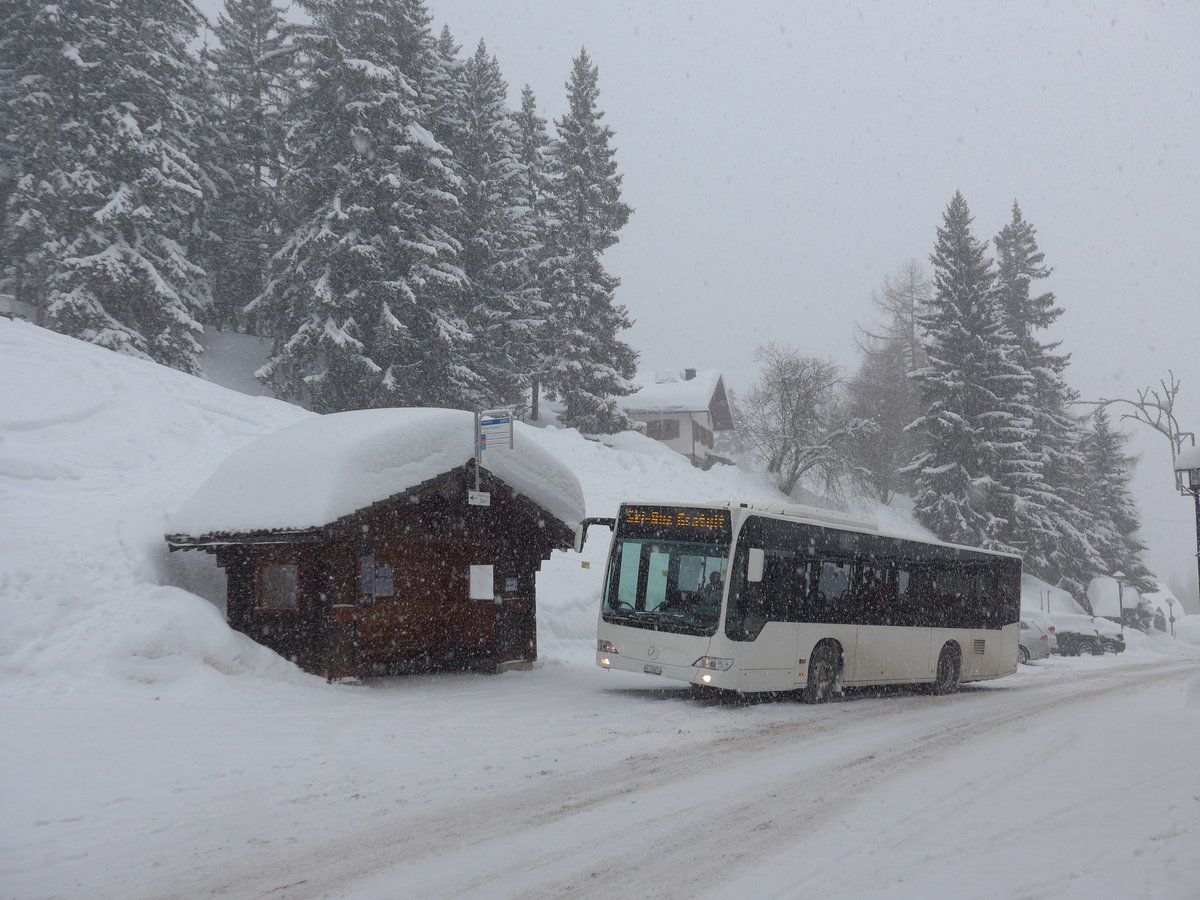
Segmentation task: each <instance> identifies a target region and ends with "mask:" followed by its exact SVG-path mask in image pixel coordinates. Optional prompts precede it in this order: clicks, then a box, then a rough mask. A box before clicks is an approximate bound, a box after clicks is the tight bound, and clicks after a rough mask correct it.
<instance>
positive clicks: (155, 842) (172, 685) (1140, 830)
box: [0, 319, 1200, 900]
mask: <svg viewBox="0 0 1200 900" xmlns="http://www.w3.org/2000/svg"><path fill="white" fill-rule="evenodd" d="M209 374H210V377H213V373H212V372H210V373H209ZM0 384H3V385H4V386H5V388H6V389H5V390H4V391H3V393H2V394H0V616H2V617H3V623H4V624H3V627H2V628H0V716H2V717H3V722H4V723H5V724H4V738H3V739H2V740H0V772H3V773H4V786H3V787H4V789H3V793H2V796H3V802H0V897H6V898H8V897H12V898H42V897H69V898H76V897H89V898H93V897H111V898H132V897H154V898H165V897H189V898H190V897H199V896H220V897H237V898H242V897H281V898H305V897H313V898H315V897H346V898H380V900H383V898H398V897H447V898H449V897H480V898H483V897H487V898H496V897H569V896H579V897H591V896H594V897H601V896H603V897H608V896H612V895H614V894H620V895H622V896H642V897H770V896H774V897H809V896H825V897H847V898H849V897H863V896H867V897H908V896H913V897H916V896H929V895H931V894H934V895H936V894H949V893H951V892H953V893H954V894H956V895H958V896H963V897H1017V896H1020V897H1051V896H1053V897H1063V896H1065V897H1081V898H1082V897H1155V898H1157V897H1179V898H1182V897H1194V896H1197V888H1196V885H1197V884H1200V859H1198V858H1197V856H1196V854H1195V852H1194V851H1195V847H1196V845H1197V843H1196V842H1197V839H1198V838H1200V756H1198V755H1197V752H1196V748H1197V747H1198V746H1200V666H1198V665H1197V659H1198V657H1200V623H1198V622H1197V617H1190V618H1189V619H1188V620H1185V621H1184V622H1182V623H1179V630H1180V636H1181V639H1180V640H1179V641H1172V640H1171V639H1169V638H1166V637H1154V638H1151V637H1146V636H1143V635H1140V634H1136V633H1128V634H1129V640H1130V647H1129V650H1128V651H1127V652H1126V653H1124V654H1122V655H1121V656H1120V657H1113V656H1106V657H1094V658H1093V657H1084V658H1058V657H1053V658H1051V659H1049V660H1045V661H1043V662H1040V663H1036V664H1034V665H1031V666H1023V667H1021V668H1020V671H1019V672H1018V673H1017V674H1016V675H1015V676H1012V677H1010V678H1006V679H1001V680H999V681H996V682H990V683H987V684H984V685H974V686H969V687H968V688H965V689H964V690H963V692H962V693H960V694H958V695H956V696H953V697H947V698H934V697H929V696H925V695H923V694H919V693H916V692H905V691H898V692H893V693H889V694H885V695H882V696H872V695H867V694H861V695H855V696H851V697H848V698H847V699H845V700H844V701H842V702H838V703H834V704H830V705H827V706H820V707H805V706H800V705H797V704H794V703H791V702H763V703H753V704H714V703H707V702H701V701H697V700H694V699H692V698H691V697H690V696H689V695H688V694H687V692H686V690H684V689H681V688H680V687H677V686H674V685H669V684H665V683H662V682H658V681H655V680H652V679H650V678H649V677H640V676H632V675H625V674H622V673H616V672H603V671H600V670H599V669H597V668H595V667H594V665H593V663H592V659H593V653H592V646H593V643H594V625H595V607H596V598H597V595H598V590H599V580H600V577H601V571H602V567H601V565H600V563H601V561H602V559H603V556H604V552H605V549H606V535H604V534H603V533H602V532H601V531H599V530H594V531H593V533H592V536H591V541H590V542H589V544H588V546H587V548H586V549H585V552H584V554H583V556H582V557H580V556H577V555H575V554H556V555H555V557H554V558H553V559H551V560H550V561H549V562H548V563H546V564H545V566H544V567H543V571H542V574H541V576H540V577H539V582H538V599H539V629H540V631H539V648H540V653H541V661H540V663H539V665H538V666H537V667H536V668H535V669H534V670H533V671H531V672H509V673H506V674H503V675H498V676H480V675H467V674H463V675H457V674H455V675H445V674H443V675H431V676H415V677H407V678H397V679H380V680H377V681H373V682H370V683H369V684H367V685H365V686H357V687H353V686H341V685H328V684H326V683H325V682H324V681H322V680H321V679H318V678H314V677H311V676H308V675H305V674H303V673H301V672H299V671H298V670H297V669H295V668H294V667H293V666H291V665H290V664H288V663H286V662H284V661H282V660H280V659H279V658H278V657H276V656H275V655H274V654H272V653H270V652H269V651H267V650H265V649H264V648H262V647H260V646H258V645H257V644H255V643H253V642H251V641H249V640H248V639H246V638H244V637H242V636H241V635H238V634H237V633H235V632H232V631H231V630H229V629H228V627H227V626H226V625H225V624H224V619H223V615H222V613H221V608H220V605H221V604H220V601H221V599H222V591H223V588H222V585H221V580H220V577H219V571H218V570H216V569H215V568H214V567H213V566H212V564H211V558H210V557H208V556H206V555H202V554H192V553H176V554H170V555H168V554H167V552H166V547H165V544H164V542H163V540H162V535H163V532H164V531H165V530H166V523H167V521H168V520H169V518H170V516H171V515H172V514H173V513H175V511H176V510H178V509H179V507H180V506H182V505H183V503H184V502H185V501H186V500H187V498H188V497H190V496H191V494H192V493H193V492H194V491H195V489H196V487H197V486H198V485H199V484H201V483H202V482H203V481H204V480H205V479H206V478H207V477H208V475H210V474H211V473H212V471H213V470H214V469H215V468H216V466H217V465H218V464H219V463H220V462H221V461H222V460H223V459H224V458H225V457H226V456H227V455H228V454H229V453H230V452H232V451H233V450H235V449H236V448H238V447H239V446H242V445H245V444H246V443H247V442H249V441H251V440H253V439H254V438H257V437H259V436H261V435H263V434H266V433H269V432H271V431H274V430H276V429H278V428H281V427H284V426H286V425H289V424H291V423H294V422H297V421H299V420H301V419H303V418H306V417H308V416H309V415H310V414H309V413H306V412H304V411H303V410H299V409H296V408H294V407H291V406H288V405H286V404H283V403H280V402H278V401H275V400H271V399H268V398H266V397H249V396H245V395H242V394H237V393H233V392H231V391H228V390H226V389H224V388H221V387H218V386H216V385H214V384H210V383H207V382H204V381H201V380H198V379H194V378H190V377H188V376H184V375H180V374H178V373H174V372H171V371H169V370H166V369H163V368H160V367H156V366H153V365H151V364H149V363H144V362H140V361H137V360H131V359H127V358H123V357H119V356H117V355H115V354H112V353H110V352H108V351H104V350H100V349H97V348H94V347H90V346H87V345H84V344H81V343H79V342H76V341H73V340H70V339H68V338H64V337H61V336H58V335H54V334H50V333H49V332H45V331H43V330H41V329H37V328H35V327H33V326H31V325H28V324H25V323H21V322H9V321H6V320H2V319H0ZM540 443H541V445H542V446H543V447H548V448H551V449H553V450H555V452H557V453H558V454H559V456H560V458H563V459H566V460H568V461H569V463H570V465H571V466H572V467H574V468H575V470H576V472H577V473H578V475H579V478H580V481H581V482H582V485H583V488H584V494H585V500H586V503H587V507H588V513H589V515H611V514H612V513H613V512H614V511H615V507H616V504H617V502H618V501H619V500H621V499H626V498H657V499H670V498H679V499H715V498H727V497H736V498H741V499H777V498H776V497H775V495H774V494H773V492H771V491H770V490H769V489H767V488H765V487H763V486H761V484H759V483H758V482H757V481H756V480H755V478H753V477H752V476H751V475H749V474H747V473H744V472H741V471H738V470H734V469H728V468H717V469H714V470H712V471H710V472H699V471H697V470H695V469H692V468H691V467H690V466H688V465H687V464H686V462H685V461H684V460H683V459H682V458H681V457H678V456H676V455H675V454H674V453H673V452H672V451H669V450H667V449H666V448H664V447H662V446H661V445H658V444H656V443H655V442H653V441H650V440H648V439H645V438H642V437H640V436H637V435H622V436H619V437H618V438H617V439H615V440H614V441H612V444H613V446H605V445H602V444H598V443H595V442H590V441H585V440H583V439H582V438H580V437H579V436H578V435H577V434H575V433H574V432H571V431H567V430H547V432H546V433H545V434H544V435H542V436H541V441H540ZM891 516H892V518H893V519H894V521H889V522H888V527H889V528H896V527H897V525H898V524H900V525H903V524H904V522H903V520H902V519H901V518H900V517H898V516H896V515H895V514H891ZM908 527H910V528H911V527H912V526H911V525H909V526H908ZM581 563H588V564H590V565H589V567H587V568H585V567H583V566H582V565H581ZM205 597H208V598H209V599H204V598H205ZM210 600H211V601H212V602H210Z"/></svg>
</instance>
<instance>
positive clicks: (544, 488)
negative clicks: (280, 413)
mask: <svg viewBox="0 0 1200 900" xmlns="http://www.w3.org/2000/svg"><path fill="white" fill-rule="evenodd" d="M474 435H475V424H474V416H473V415H472V414H471V413H470V412H466V411H464V410H455V409H367V410H354V411H351V412H342V413H332V414H330V415H325V416H313V417H312V418H310V419H305V420H303V421H301V422H297V423H296V424H294V425H289V426H287V427H286V428H282V429H280V430H279V431H275V432H272V433H271V434H268V435H266V436H264V437H262V438H259V439H258V440H257V441H254V442H252V443H250V444H247V445H246V446H244V447H242V448H241V449H239V450H237V451H235V452H234V453H233V454H232V455H231V456H230V457H229V458H228V459H226V460H225V461H224V462H223V463H221V465H220V466H218V467H217V469H216V471H215V472H213V474H212V475H211V476H210V477H209V479H208V481H206V482H205V483H204V484H203V485H202V486H201V487H200V489H199V490H198V491H196V493H195V494H194V495H193V496H192V498H191V499H190V500H188V501H187V502H186V503H185V504H184V505H183V507H182V508H181V509H180V510H179V511H178V512H177V513H176V514H175V516H174V517H173V518H172V520H171V522H170V525H169V528H170V530H171V532H172V533H175V534H186V535H203V534H215V533H248V532H257V531H283V530H288V531H291V530H296V531H299V530H304V529H309V528H317V527H320V526H323V525H328V524H330V523H332V522H335V521H337V520H338V519H340V518H342V517H344V516H348V515H350V514H352V513H354V512H357V511H358V510H360V509H364V508H365V507H368V506H370V505H372V504H374V503H378V502H379V501H381V500H386V499H388V498H389V497H393V496H396V495H398V494H403V493H404V492H405V491H407V490H409V489H410V488H413V487H416V486H417V485H419V484H422V483H423V482H426V481H429V480H430V479H432V478H436V477H437V476H439V475H443V474H445V473H447V472H450V471H452V470H454V469H457V468H459V467H460V466H463V465H464V464H466V463H467V462H468V461H469V460H471V459H473V458H474V444H475V437H474ZM483 468H484V469H485V470H487V471H489V472H491V473H492V475H493V476H495V477H496V478H498V479H500V480H501V481H503V482H504V483H505V484H507V485H508V486H509V487H510V488H512V489H513V490H514V491H516V492H517V493H520V494H522V495H523V496H525V497H527V498H528V499H529V500H531V501H533V502H534V503H536V504H537V505H538V506H539V507H541V508H542V509H544V510H545V511H546V512H547V513H549V514H550V515H551V516H553V517H555V518H557V519H559V520H560V521H561V522H563V523H564V524H565V525H567V526H568V527H569V528H574V527H575V526H576V525H578V524H579V522H580V521H582V520H583V518H584V515H585V512H584V502H583V489H582V487H581V486H580V484H579V480H578V479H577V478H576V477H575V474H574V473H573V472H572V471H571V470H570V469H569V468H567V466H565V465H564V464H563V463H562V462H561V461H560V460H559V459H558V458H557V457H555V456H554V455H553V454H552V453H551V452H549V451H548V450H545V449H543V447H542V446H541V444H540V442H539V439H538V429H536V428H532V427H530V426H527V425H524V424H523V423H521V422H517V423H515V433H514V436H513V449H511V450H495V449H493V450H489V451H485V452H484V454H483Z"/></svg>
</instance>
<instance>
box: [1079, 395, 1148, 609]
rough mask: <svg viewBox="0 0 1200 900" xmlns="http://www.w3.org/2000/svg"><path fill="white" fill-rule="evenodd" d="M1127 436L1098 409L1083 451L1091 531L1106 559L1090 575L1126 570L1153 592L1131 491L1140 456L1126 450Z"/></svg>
mask: <svg viewBox="0 0 1200 900" xmlns="http://www.w3.org/2000/svg"><path fill="white" fill-rule="evenodd" d="M1127 441H1128V436H1126V435H1125V434H1122V433H1121V432H1120V431H1117V430H1115V429H1114V428H1113V427H1112V423H1111V421H1110V420H1109V418H1108V413H1107V412H1105V410H1104V409H1103V408H1100V409H1097V410H1096V411H1095V413H1093V414H1092V423H1091V428H1090V429H1089V430H1088V431H1087V432H1086V433H1085V435H1084V438H1083V452H1084V456H1085V459H1086V462H1087V474H1088V481H1087V493H1086V504H1087V513H1088V516H1089V518H1090V522H1091V531H1090V534H1091V539H1092V541H1093V542H1094V544H1095V546H1096V549H1097V551H1098V552H1099V557H1100V559H1099V560H1098V565H1097V566H1096V567H1095V568H1093V570H1092V571H1091V572H1090V573H1089V575H1111V574H1112V573H1113V572H1117V571H1121V572H1124V573H1125V575H1126V576H1127V577H1126V581H1127V582H1129V583H1132V584H1134V585H1135V586H1136V587H1137V588H1138V589H1139V590H1142V591H1151V590H1154V588H1155V581H1154V577H1153V575H1151V574H1150V572H1149V570H1148V569H1147V568H1146V565H1145V563H1144V562H1143V554H1144V553H1145V551H1146V545H1145V543H1143V541H1142V539H1141V536H1140V533H1141V520H1140V517H1139V515H1138V511H1137V504H1136V503H1135V502H1134V499H1133V494H1132V493H1131V492H1130V490H1129V479H1130V474H1131V472H1132V468H1133V464H1134V462H1135V459H1134V457H1132V456H1130V455H1129V454H1128V453H1126V451H1125V444H1126V442H1127ZM1085 586H1086V582H1085Z"/></svg>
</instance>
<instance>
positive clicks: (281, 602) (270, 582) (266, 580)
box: [254, 563, 298, 609]
mask: <svg viewBox="0 0 1200 900" xmlns="http://www.w3.org/2000/svg"><path fill="white" fill-rule="evenodd" d="M297 576H298V573H297V567H296V566H295V565H291V564H287V563H261V564H260V565H259V567H258V596H257V598H256V602H255V604H254V605H255V607H256V608H258V609H296V607H297V580H298V578H297Z"/></svg>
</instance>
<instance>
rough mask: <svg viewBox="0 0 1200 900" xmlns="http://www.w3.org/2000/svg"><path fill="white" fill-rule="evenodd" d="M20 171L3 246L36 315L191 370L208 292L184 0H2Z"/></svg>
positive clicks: (192, 63)
mask: <svg viewBox="0 0 1200 900" xmlns="http://www.w3.org/2000/svg"><path fill="white" fill-rule="evenodd" d="M7 12H8V15H7V16H6V20H5V23H4V24H5V32H6V35H7V38H8V43H7V44H6V52H12V53H13V54H14V56H13V57H12V58H10V59H9V62H8V65H9V66H11V69H10V71H11V73H12V76H13V77H15V78H16V82H15V85H11V86H10V88H9V104H10V105H9V109H10V116H11V119H10V121H11V126H10V127H11V129H12V130H11V131H10V133H9V135H8V137H7V141H8V143H9V144H10V146H11V147H12V152H13V156H12V158H13V160H14V161H15V163H16V166H17V171H16V172H15V173H14V181H13V190H12V193H11V194H10V196H9V197H8V200H7V214H6V216H5V228H6V231H5V235H4V240H3V243H4V244H5V245H6V246H7V247H8V251H7V252H8V254H9V257H10V259H11V261H12V262H13V264H14V265H15V267H16V268H17V270H18V276H17V277H18V280H19V281H20V282H21V283H22V284H21V288H20V291H21V293H22V295H23V296H25V297H26V299H30V300H33V301H34V302H36V304H37V310H38V312H37V315H38V320H39V322H41V323H42V324H44V325H46V326H48V327H50V328H53V329H55V330H57V331H61V332H63V333H65V334H70V335H73V336H75V337H78V338H81V339H83V340H87V341H91V342H92V343H95V344H99V345H101V346H104V347H109V348H111V349H113V350H117V351H120V352H123V353H128V354H131V355H134V356H138V357H142V358H145V359H151V360H154V361H156V362H160V363H163V364H165V365H169V366H173V367H175V368H177V369H181V370H183V371H185V372H197V371H198V363H197V356H198V354H199V353H200V346H199V344H198V342H197V340H196V338H197V336H198V334H199V333H200V330H201V329H200V324H199V322H198V321H197V317H198V316H199V314H200V313H201V311H202V310H203V309H204V308H205V307H206V306H207V305H208V304H209V302H210V298H209V293H208V282H207V279H206V276H205V272H204V270H203V269H202V268H201V267H200V266H199V265H197V263H196V262H195V259H194V252H195V251H194V250H193V248H191V247H189V242H190V241H192V240H193V239H194V238H193V233H194V232H193V229H194V227H195V226H196V223H197V220H198V218H199V215H200V210H201V204H202V201H203V198H204V175H203V173H202V172H201V170H200V167H199V166H198V165H197V163H196V162H195V160H194V159H193V158H192V136H193V135H192V132H193V130H194V128H195V127H196V124H197V123H196V122H195V120H194V114H195V106H194V104H193V103H191V102H190V100H189V97H188V94H189V79H190V77H191V74H192V72H193V71H194V69H195V67H196V66H197V61H196V59H195V58H194V57H193V56H191V55H190V54H189V53H188V51H187V44H188V42H189V41H190V40H191V39H192V38H193V37H194V36H195V33H196V27H197V23H198V22H199V17H198V14H197V13H196V10H195V9H194V8H193V6H192V4H191V2H189V0H122V2H117V0H72V2H70V3H58V4H40V3H38V4H35V3H18V4H14V5H10V6H9V9H8V11H7Z"/></svg>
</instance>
